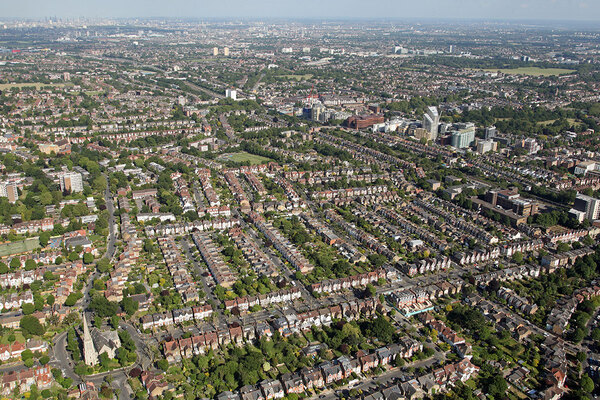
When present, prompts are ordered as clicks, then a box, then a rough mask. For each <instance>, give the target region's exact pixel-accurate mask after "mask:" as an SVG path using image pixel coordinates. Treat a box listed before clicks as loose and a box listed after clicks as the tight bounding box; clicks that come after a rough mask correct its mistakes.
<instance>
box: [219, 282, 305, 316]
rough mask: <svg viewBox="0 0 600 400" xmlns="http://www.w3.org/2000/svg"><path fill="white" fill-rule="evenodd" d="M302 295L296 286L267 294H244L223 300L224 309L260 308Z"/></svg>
mask: <svg viewBox="0 0 600 400" xmlns="http://www.w3.org/2000/svg"><path fill="white" fill-rule="evenodd" d="M301 297H302V292H301V291H300V289H298V288H297V287H293V288H290V289H283V290H278V291H276V292H271V293H267V294H259V295H258V296H244V297H238V298H236V299H233V300H225V309H226V310H237V311H238V312H246V311H248V310H249V309H250V308H252V307H254V306H260V307H262V308H266V307H269V306H270V305H272V304H278V303H285V302H290V301H294V300H298V299H300V298H301Z"/></svg>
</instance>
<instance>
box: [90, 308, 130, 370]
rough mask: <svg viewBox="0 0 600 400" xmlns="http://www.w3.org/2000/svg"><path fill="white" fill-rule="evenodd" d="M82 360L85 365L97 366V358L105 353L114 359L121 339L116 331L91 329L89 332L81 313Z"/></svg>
mask: <svg viewBox="0 0 600 400" xmlns="http://www.w3.org/2000/svg"><path fill="white" fill-rule="evenodd" d="M82 340H83V358H84V361H85V363H86V364H87V365H92V366H93V365H97V364H98V361H99V359H98V356H99V355H100V354H102V353H106V355H107V356H108V358H115V357H116V355H117V350H118V349H119V347H121V339H119V334H118V333H117V331H101V330H100V329H98V328H92V329H91V332H90V329H89V327H88V324H87V320H86V318H85V312H84V313H83V338H82Z"/></svg>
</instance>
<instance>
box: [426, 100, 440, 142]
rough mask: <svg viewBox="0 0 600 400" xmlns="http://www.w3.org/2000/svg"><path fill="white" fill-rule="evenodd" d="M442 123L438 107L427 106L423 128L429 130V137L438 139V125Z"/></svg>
mask: <svg viewBox="0 0 600 400" xmlns="http://www.w3.org/2000/svg"><path fill="white" fill-rule="evenodd" d="M439 125H440V114H439V112H438V110H437V108H436V107H427V112H426V113H425V114H423V129H425V130H426V131H428V132H429V139H430V140H434V141H435V140H436V139H437V135H438V127H439Z"/></svg>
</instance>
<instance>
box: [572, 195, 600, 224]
mask: <svg viewBox="0 0 600 400" xmlns="http://www.w3.org/2000/svg"><path fill="white" fill-rule="evenodd" d="M569 214H570V215H572V216H573V217H575V218H576V219H577V220H578V221H579V222H583V221H584V220H588V221H590V222H592V221H595V220H597V219H600V199H596V198H594V197H591V196H587V195H585V194H581V193H579V194H577V196H576V197H575V203H573V208H571V209H570V210H569Z"/></svg>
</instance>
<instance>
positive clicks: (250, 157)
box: [221, 152, 273, 165]
mask: <svg viewBox="0 0 600 400" xmlns="http://www.w3.org/2000/svg"><path fill="white" fill-rule="evenodd" d="M221 158H223V159H225V160H229V161H233V162H238V163H241V162H245V161H248V162H250V164H252V165H257V164H264V163H266V162H269V161H273V160H271V159H270V158H267V157H262V156H257V155H255V154H250V153H246V152H241V153H233V154H224V155H223V156H222V157H221Z"/></svg>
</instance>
